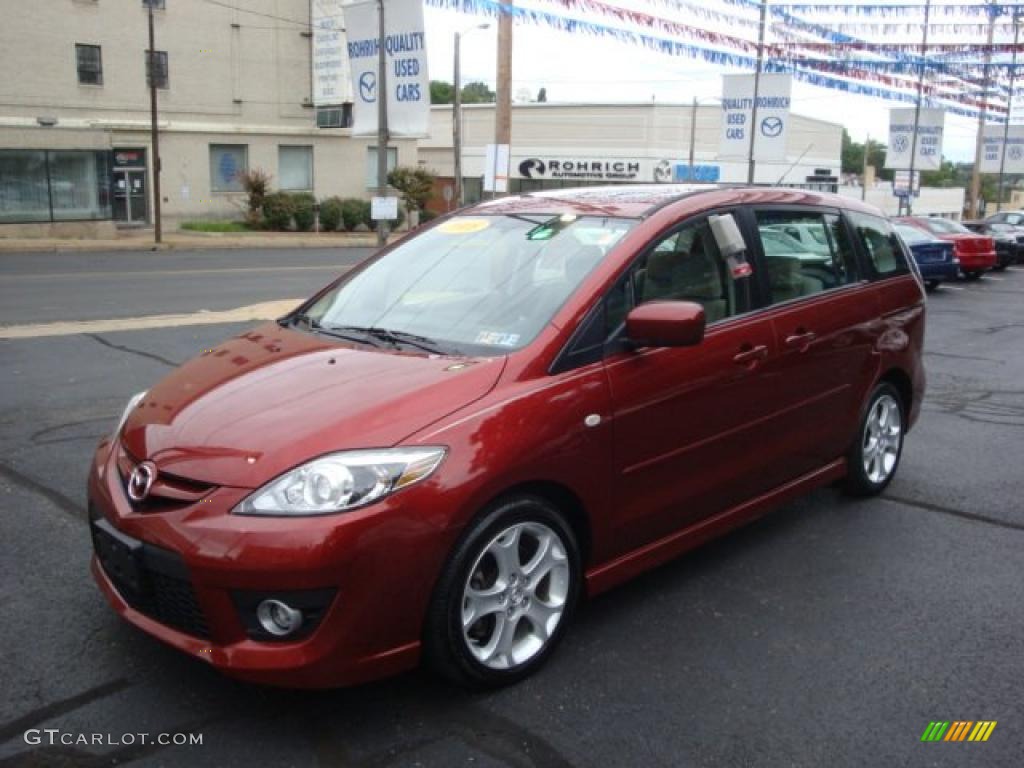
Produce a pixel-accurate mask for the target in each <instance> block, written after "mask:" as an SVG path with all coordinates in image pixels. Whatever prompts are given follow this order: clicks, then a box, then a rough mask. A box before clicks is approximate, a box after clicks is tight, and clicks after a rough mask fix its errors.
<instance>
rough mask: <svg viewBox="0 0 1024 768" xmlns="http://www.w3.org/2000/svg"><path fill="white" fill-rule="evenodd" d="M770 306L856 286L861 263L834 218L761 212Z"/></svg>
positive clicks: (781, 212)
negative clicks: (857, 260)
mask: <svg viewBox="0 0 1024 768" xmlns="http://www.w3.org/2000/svg"><path fill="white" fill-rule="evenodd" d="M755 215H756V217H757V229H758V233H759V234H760V236H761V248H762V250H763V251H764V257H765V269H766V271H767V273H768V284H769V287H770V289H771V303H772V304H778V303H780V302H783V301H791V300H793V299H799V298H802V297H804V296H813V295H814V294H817V293H821V292H823V291H829V290H832V289H833V288H839V287H841V286H844V285H847V284H849V283H854V282H856V281H857V262H856V258H855V256H854V252H853V248H852V247H851V243H850V238H849V235H848V233H847V231H846V227H845V226H844V225H843V222H842V219H840V218H839V216H837V215H835V214H827V213H813V212H810V213H809V212H803V211H800V212H796V211H764V210H761V211H757V212H756V213H755Z"/></svg>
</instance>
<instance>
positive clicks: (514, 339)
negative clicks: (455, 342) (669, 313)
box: [476, 331, 519, 347]
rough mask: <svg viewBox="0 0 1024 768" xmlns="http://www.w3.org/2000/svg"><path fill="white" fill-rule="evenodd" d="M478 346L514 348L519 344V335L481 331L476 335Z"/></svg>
mask: <svg viewBox="0 0 1024 768" xmlns="http://www.w3.org/2000/svg"><path fill="white" fill-rule="evenodd" d="M476 343H477V344H486V345H488V346H490V347H514V346H515V345H516V344H518V343H519V334H518V333H499V332H498V331H480V333H478V334H477V335H476Z"/></svg>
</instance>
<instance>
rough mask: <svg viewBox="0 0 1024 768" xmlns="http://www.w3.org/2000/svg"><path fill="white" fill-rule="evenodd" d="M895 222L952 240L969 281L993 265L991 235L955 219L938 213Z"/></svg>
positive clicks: (961, 269)
mask: <svg viewBox="0 0 1024 768" xmlns="http://www.w3.org/2000/svg"><path fill="white" fill-rule="evenodd" d="M896 221H899V222H903V223H905V224H909V225H911V226H913V227H917V228H918V229H920V230H923V231H924V232H927V233H928V234H930V235H933V236H935V237H937V238H939V239H940V240H948V241H949V242H951V243H953V245H954V247H955V249H956V250H955V253H956V257H957V258H958V259H959V260H960V271H961V272H962V273H963V274H964V277H966V278H967V279H968V280H977V279H978V278H979V277H981V276H982V275H983V274H985V272H987V271H988V270H990V269H993V268H995V266H996V245H995V242H993V240H992V238H991V237H986V236H984V235H977V234H975V233H974V232H971V230H969V229H967V227H965V226H964V225H963V224H961V223H960V222H958V221H953V220H951V219H942V218H939V217H938V216H904V217H903V218H900V219H896Z"/></svg>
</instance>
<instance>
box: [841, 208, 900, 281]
mask: <svg viewBox="0 0 1024 768" xmlns="http://www.w3.org/2000/svg"><path fill="white" fill-rule="evenodd" d="M848 215H849V217H850V221H851V222H852V223H853V228H854V230H856V232H857V237H858V238H859V239H860V243H861V245H862V246H864V252H865V253H866V254H867V256H868V259H869V260H870V261H871V265H872V267H873V268H874V271H875V274H876V275H877V276H878V277H891V276H893V275H903V274H907V273H908V272H910V267H909V266H908V265H907V259H906V257H905V256H904V255H903V248H902V247H901V246H900V242H899V239H898V236H897V235H896V233H895V231H894V230H893V228H892V225H891V224H890V223H889V222H888V221H886V220H885V219H882V218H879V217H878V216H871V215H869V214H866V213H850V214H848Z"/></svg>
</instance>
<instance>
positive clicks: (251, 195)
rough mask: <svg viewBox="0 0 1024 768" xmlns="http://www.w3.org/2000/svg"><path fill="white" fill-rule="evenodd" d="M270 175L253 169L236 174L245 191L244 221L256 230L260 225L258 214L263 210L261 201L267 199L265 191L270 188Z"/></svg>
mask: <svg viewBox="0 0 1024 768" xmlns="http://www.w3.org/2000/svg"><path fill="white" fill-rule="evenodd" d="M270 178H271V177H270V174H269V173H267V172H266V171H262V170H260V169H259V168H253V169H251V170H248V171H243V172H242V173H240V174H238V180H239V181H240V182H241V183H242V189H244V190H245V194H246V200H245V207H246V211H245V221H246V223H247V224H248V225H249V226H251V227H253V228H256V227H258V226H259V225H260V212H261V211H262V210H263V201H264V200H265V199H266V197H267V190H268V189H269V188H270Z"/></svg>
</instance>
